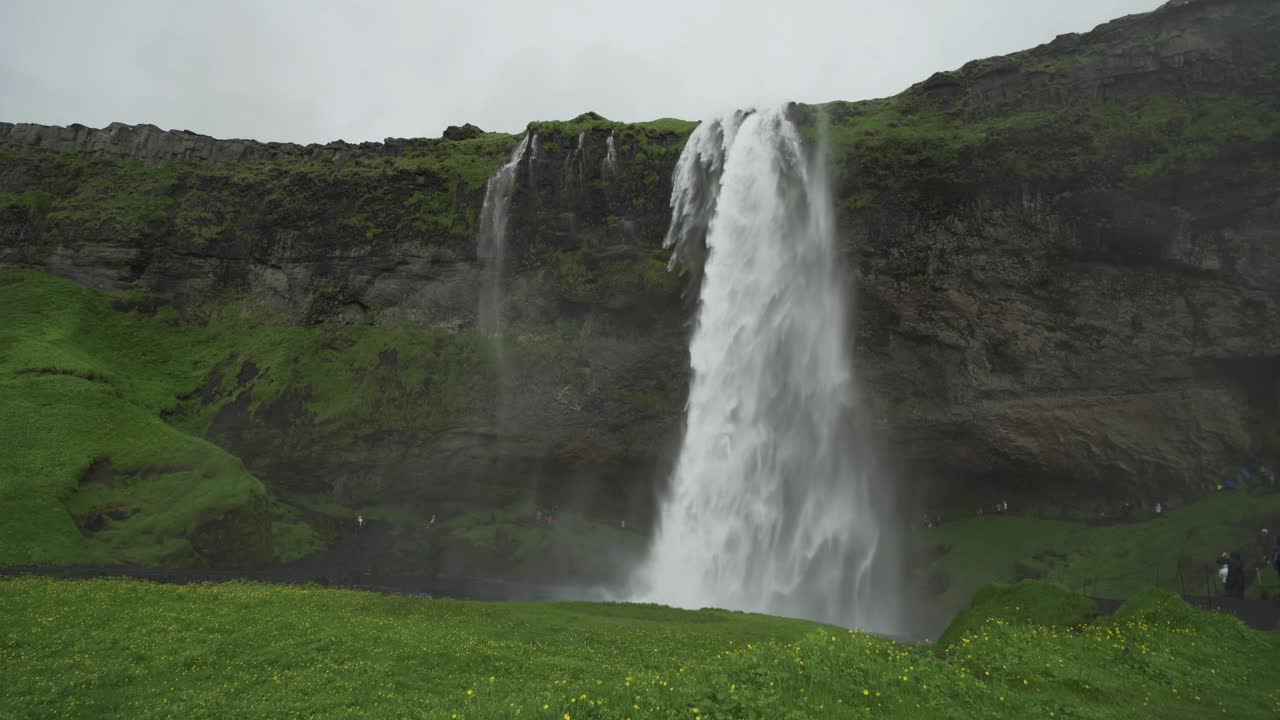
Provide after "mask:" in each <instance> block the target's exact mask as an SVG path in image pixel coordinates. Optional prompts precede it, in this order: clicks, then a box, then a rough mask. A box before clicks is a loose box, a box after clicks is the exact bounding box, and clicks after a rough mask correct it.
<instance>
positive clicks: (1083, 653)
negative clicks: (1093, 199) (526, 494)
mask: <svg viewBox="0 0 1280 720" xmlns="http://www.w3.org/2000/svg"><path fill="white" fill-rule="evenodd" d="M0 606H3V607H4V608H5V612H4V613H3V615H0V666H5V667H14V668H21V670H20V671H19V672H18V673H16V674H12V675H10V676H9V677H7V679H6V682H5V683H4V684H3V686H0V716H6V717H7V716H30V715H33V714H38V715H58V716H61V717H103V716H116V715H126V716H129V717H139V718H144V717H156V718H159V717H175V718H178V717H181V718H191V717H239V718H255V717H272V718H278V717H352V716H359V717H422V718H453V717H457V718H496V717H532V718H555V719H557V720H559V719H561V718H566V717H567V718H571V720H572V719H582V718H690V719H702V718H705V719H706V720H710V719H711V718H748V717H757V718H807V717H833V718H844V717H868V716H873V717H887V718H919V717H929V718H974V717H1008V718H1027V717H1066V718H1133V717H1161V718H1198V717H1204V716H1205V714H1206V713H1211V714H1212V715H1214V716H1223V717H1232V718H1269V717H1274V715H1275V713H1276V712H1277V711H1280V681H1278V680H1280V676H1277V675H1276V674H1275V673H1274V672H1271V670H1270V668H1271V667H1272V665H1273V663H1274V657H1275V654H1276V652H1277V651H1278V650H1280V642H1278V639H1280V636H1277V635H1275V634H1266V633H1260V632H1256V631H1253V630H1250V629H1248V628H1245V627H1243V626H1242V625H1240V623H1239V622H1238V621H1236V620H1235V619H1234V618H1231V617H1228V616H1224V615H1211V614H1207V613H1202V612H1199V611H1192V610H1190V609H1188V608H1186V607H1185V606H1183V605H1181V603H1180V602H1179V601H1177V600H1176V599H1171V598H1166V597H1162V596H1160V595H1158V594H1157V595H1150V596H1145V597H1143V598H1140V599H1138V600H1137V601H1135V602H1134V603H1132V604H1131V606H1130V607H1128V608H1126V610H1125V612H1124V616H1123V617H1121V618H1119V619H1117V620H1116V621H1114V622H1111V621H1099V622H1097V623H1095V624H1094V625H1092V626H1088V627H1085V628H1084V629H1083V630H1080V631H1078V632H1063V631H1060V630H1058V629H1055V628H1052V627H1046V626H1040V625H1031V624H1025V623H1023V622H1017V621H1008V620H1004V619H995V620H989V621H987V622H985V623H982V624H979V625H976V626H975V627H974V628H973V629H972V630H970V631H969V632H967V633H964V634H962V635H961V636H960V637H959V638H958V639H957V641H956V644H955V646H954V647H953V648H952V649H951V650H949V651H948V653H947V655H946V656H943V657H940V656H938V655H935V653H934V650H933V649H932V648H928V647H911V646H905V645H899V644H896V643H893V642H890V641H885V640H880V639H877V638H873V637H869V636H865V635H861V634H857V633H850V632H847V631H842V630H837V629H833V628H824V627H822V626H818V625H814V624H812V623H805V622H800V621H790V620H783V619H778V618H769V617H763V616H752V615H743V614H737V613H727V612H722V611H699V612H684V611H675V610H668V609H665V608H658V607H654V606H636V605H596V604H586V603H552V604H523V603H505V604H484V603H464V602H457V601H449V600H421V599H409V598H401V597H393V596H379V595H373V594H364V593H355V592H347V591H335V590H322V589H317V588H285V587H271V586H264V585H254V584H229V585H220V586H185V587H176V586H159V585H148V584H145V583H137V582H129V581H118V580H97V581H82V582H66V581H53V580H48V579H36V578H27V579H10V580H4V581H0Z"/></svg>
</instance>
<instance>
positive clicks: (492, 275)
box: [476, 135, 537, 426]
mask: <svg viewBox="0 0 1280 720" xmlns="http://www.w3.org/2000/svg"><path fill="white" fill-rule="evenodd" d="M533 142H534V147H535V148H536V147H537V138H536V136H535V137H534V139H533ZM529 144H530V140H529V135H525V136H524V137H523V138H521V139H520V144H519V145H517V146H516V149H515V151H514V152H513V153H512V154H511V158H510V159H509V160H508V161H507V162H506V163H505V164H504V165H503V166H502V167H500V168H498V169H497V171H496V172H494V174H493V176H492V177H490V178H489V182H488V184H487V185H486V186H485V190H484V205H483V206H482V207H481V210H480V234H479V235H478V236H477V237H476V256H477V257H478V258H479V259H480V265H481V271H482V273H483V282H482V283H481V290H480V307H479V309H478V319H479V323H478V324H479V326H480V330H481V332H483V333H485V334H486V335H488V336H489V337H491V338H492V340H493V348H494V356H495V357H494V359H495V364H496V366H497V373H498V378H497V379H498V383H497V385H498V393H499V394H498V398H497V413H496V418H495V423H494V424H495V426H501V425H502V420H503V408H504V407H505V404H506V403H505V402H504V400H503V393H504V392H505V388H506V387H507V384H508V379H509V378H510V368H509V367H508V366H507V358H506V351H505V344H506V341H505V339H504V338H503V333H502V299H503V277H504V274H505V272H506V258H507V221H508V219H509V212H510V209H511V196H512V194H513V192H514V190H515V182H516V171H517V170H518V169H519V167H520V161H521V160H523V159H524V155H525V152H526V150H528V148H529Z"/></svg>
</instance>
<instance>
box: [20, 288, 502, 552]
mask: <svg viewBox="0 0 1280 720" xmlns="http://www.w3.org/2000/svg"><path fill="white" fill-rule="evenodd" d="M137 301H138V298H136V297H134V296H132V295H131V294H127V293H125V294H117V295H116V296H115V297H114V303H115V304H116V305H117V306H119V307H121V308H128V307H130V306H132V305H135V304H136V303H137ZM0 350H2V351H3V352H0V398H2V399H3V402H0V438H2V439H3V445H0V500H3V502H0V565H25V564H68V563H101V562H112V561H125V562H136V563H143V564H161V565H183V566H185V565H204V564H214V565H256V564H261V563H264V562H266V561H268V560H270V559H271V558H272V537H271V536H272V533H273V532H274V533H275V534H276V535H277V536H279V537H278V539H279V540H280V541H281V543H282V547H281V548H280V552H279V553H277V554H276V557H277V558H279V559H291V558H293V557H297V556H299V555H301V554H305V553H306V552H308V551H309V550H313V549H315V548H316V547H317V544H316V542H317V541H316V539H315V536H314V533H312V532H311V531H310V530H309V529H308V528H307V526H306V525H305V523H303V522H302V521H301V520H300V519H299V518H298V517H297V516H296V514H291V513H289V512H288V511H287V509H283V508H275V509H272V508H271V507H270V501H269V500H268V496H267V491H266V490H265V489H264V487H263V485H262V484H261V483H260V482H259V481H258V480H257V479H255V478H254V477H253V476H252V475H251V474H250V473H248V472H247V471H246V470H245V468H244V467H243V465H242V464H241V462H240V461H239V460H238V459H236V458H235V457H233V456H231V455H229V454H227V453H226V452H224V451H223V450H221V449H219V448H218V447H216V446H214V445H212V444H210V443H209V442H207V441H205V440H203V439H201V438H202V437H203V436H205V435H206V434H208V433H209V431H210V429H211V425H212V424H215V423H216V422H217V421H218V419H219V418H220V417H221V418H222V419H223V425H224V426H226V427H224V428H223V429H224V430H226V431H241V432H257V430H255V429H253V428H251V427H250V426H249V424H248V423H247V420H248V418H249V417H251V416H252V415H254V414H258V413H263V414H270V413H285V414H286V415H288V417H289V422H288V423H287V424H286V425H285V427H286V428H287V429H286V430H284V431H282V432H281V434H280V437H267V438H265V439H264V441H266V442H272V443H276V444H278V447H277V451H278V452H279V453H280V454H281V455H283V456H286V457H287V456H288V454H289V453H290V452H306V451H307V450H308V449H309V448H313V447H315V446H316V444H317V443H321V442H326V441H335V439H336V440H341V441H349V440H350V439H352V438H355V437H358V436H361V435H364V434H367V433H376V432H378V431H380V430H382V429H386V428H395V429H406V428H413V429H417V430H419V431H422V432H433V431H439V430H441V429H444V428H446V427H454V426H457V425H459V424H466V423H468V422H470V423H478V422H480V421H479V420H478V419H477V418H474V417H469V416H468V415H467V413H468V412H474V409H475V408H476V407H483V402H482V400H480V399H477V398H478V397H480V396H481V395H483V393H481V389H482V388H483V387H485V384H486V383H488V382H490V381H491V377H492V375H491V373H490V374H486V372H485V368H490V369H491V368H492V365H493V362H492V349H491V347H490V345H489V344H488V342H487V341H486V340H483V339H482V338H480V337H478V336H475V335H472V334H468V333H451V332H447V331H443V330H433V329H418V328H413V327H411V326H407V325H406V326H391V327H368V326H362V327H356V328H349V329H342V328H325V327H321V326H310V327H301V326H294V325H289V324H285V323H283V322H280V321H279V320H278V319H273V318H269V317H263V316H261V315H257V314H254V313H252V312H249V311H247V310H246V309H245V308H244V307H242V306H238V305H224V306H221V307H220V310H219V311H218V312H216V313H214V316H213V318H212V320H211V322H210V324H209V325H208V326H207V327H205V328H199V329H196V328H187V327H183V326H182V325H181V324H180V323H179V321H178V319H177V316H176V314H175V313H174V312H173V311H172V310H171V309H165V310H162V311H161V312H159V313H157V314H155V315H154V316H147V315H144V314H141V313H139V312H138V311H128V310H126V309H119V310H118V309H116V307H113V298H112V297H111V296H107V295H102V294H99V293H95V292H93V291H90V290H86V289H82V288H78V287H76V286H75V285H74V284H72V283H71V282H69V281H66V280H61V279H55V278H53V277H51V276H48V275H45V274H43V273H39V272H35V271H28V270H18V269H6V268H0ZM484 397H487V395H484ZM162 417H168V418H169V420H170V422H169V423H166V422H165V421H164V420H163V419H162ZM237 422H240V424H239V425H237V424H236V423H237ZM273 516H274V519H273Z"/></svg>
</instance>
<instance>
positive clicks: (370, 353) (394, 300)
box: [0, 0, 1280, 512]
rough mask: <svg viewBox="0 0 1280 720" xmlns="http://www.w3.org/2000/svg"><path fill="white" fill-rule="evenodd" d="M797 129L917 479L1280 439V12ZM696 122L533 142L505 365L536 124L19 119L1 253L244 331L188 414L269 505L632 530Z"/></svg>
mask: <svg viewBox="0 0 1280 720" xmlns="http://www.w3.org/2000/svg"><path fill="white" fill-rule="evenodd" d="M791 111H792V113H793V116H794V117H795V118H796V119H797V120H798V121H800V122H801V123H802V124H803V125H804V127H806V128H807V129H808V131H809V132H811V137H812V138H813V139H814V140H815V143H816V141H817V140H818V139H819V138H820V137H822V136H825V137H826V138H827V142H828V143H829V145H828V146H827V147H829V149H830V152H831V154H832V162H833V165H832V170H833V174H834V176H835V181H836V187H837V195H838V205H839V215H840V217H839V221H840V227H841V234H842V237H843V238H845V240H846V242H847V248H848V258H849V262H850V264H851V266H852V268H853V269H854V270H855V272H854V273H853V275H854V276H855V278H856V280H855V281H856V284H857V313H856V317H857V322H858V328H857V333H856V342H857V348H856V357H857V358H858V362H859V364H860V370H861V371H862V373H863V374H864V376H865V377H866V378H867V379H868V382H869V384H870V387H871V390H872V393H871V395H872V397H871V398H870V399H869V400H868V402H869V403H870V408H869V409H870V411H871V412H872V413H874V415H875V417H877V418H878V419H879V421H880V427H881V429H882V430H883V432H884V434H885V438H886V441H887V442H890V443H892V446H893V448H894V450H895V452H894V453H893V455H894V456H895V457H896V458H898V459H899V460H900V466H901V467H900V472H901V474H902V477H903V478H906V479H907V480H909V481H910V484H911V485H912V486H913V487H916V488H927V489H928V490H927V491H928V492H931V493H944V494H946V495H947V496H952V497H955V498H957V500H958V499H961V498H965V502H968V499H967V498H968V496H969V495H974V494H976V495H982V496H985V495H986V494H987V493H991V492H1000V493H1011V494H1014V495H1015V496H1016V495H1017V494H1019V493H1021V494H1023V495H1024V496H1025V497H1026V498H1027V499H1028V500H1030V499H1035V500H1036V501H1038V502H1041V503H1043V504H1046V505H1070V504H1072V503H1078V502H1085V501H1088V502H1090V503H1091V502H1092V500H1093V499H1094V498H1096V497H1099V496H1117V497H1120V496H1123V497H1135V496H1136V497H1139V498H1143V499H1147V500H1150V501H1154V500H1155V499H1156V498H1158V497H1160V498H1167V497H1169V496H1190V495H1194V494H1196V493H1198V492H1201V491H1202V490H1203V489H1204V488H1205V487H1206V485H1207V484H1208V483H1212V482H1214V481H1215V480H1219V479H1221V478H1223V477H1225V476H1226V474H1227V473H1229V472H1230V471H1231V469H1232V468H1233V467H1236V466H1237V465H1238V464H1239V463H1241V462H1246V461H1250V460H1252V459H1254V458H1256V457H1259V456H1265V455H1268V454H1270V455H1276V454H1280V431H1278V430H1277V428H1280V421H1278V420H1277V418H1280V203H1278V202H1277V197H1280V7H1277V5H1276V4H1275V3H1274V2H1270V1H1269V0H1187V1H1183V2H1171V3H1168V4H1166V5H1165V6H1163V7H1161V8H1159V9H1157V10H1156V11H1154V12H1151V13H1148V14H1144V15H1137V16H1131V17H1127V18H1121V19H1119V20H1116V21H1113V22H1111V23H1107V24H1105V25H1102V26H1100V27H1099V28H1097V29H1095V30H1093V31H1092V32H1089V33H1086V34H1082V35H1065V36H1061V37H1059V38H1057V39H1055V40H1054V41H1053V42H1050V43H1048V44H1046V45H1042V46H1040V47H1038V48H1035V49H1032V50H1028V51H1025V52H1021V53H1016V54H1013V55H1009V56H1005V57H999V58H989V59H985V60H979V61H974V62H971V63H969V64H967V65H965V66H964V67H962V68H960V69H959V70H956V71H952V72H943V73H938V74H935V75H934V76H932V77H930V78H929V79H928V80H926V81H924V82H922V83H920V84H917V85H915V86H913V87H911V88H909V89H908V90H907V91H905V92H904V93H902V94H901V95H899V96H896V97H893V98H888V99H884V100H874V101H865V102H859V103H831V104H829V105H825V106H819V107H809V106H793V107H792V109H791ZM824 117H825V118H826V120H825V122H824V121H823V118H824ZM692 127H693V124H691V123H685V122H680V121H657V122H653V123H642V124H632V125H628V124H621V123H614V122H610V121H608V120H605V119H603V118H600V117H598V116H595V115H593V114H590V113H588V114H586V115H583V116H581V117H579V118H577V119H575V120H573V121H569V122H548V123H532V124H530V126H529V128H528V133H529V135H530V139H531V142H530V143H529V151H528V152H527V154H526V155H525V156H524V157H523V159H522V160H521V162H520V164H519V166H518V168H517V178H516V179H517V182H516V190H515V193H514V197H513V204H512V211H511V226H510V227H511V230H510V239H509V245H510V247H509V251H508V252H509V257H510V258H512V260H511V262H510V265H509V267H508V273H507V274H506V277H504V278H502V280H501V282H502V297H503V303H504V304H503V308H504V317H505V319H506V330H505V332H504V336H503V339H502V346H501V353H502V357H505V358H507V359H508V361H507V362H504V363H502V365H503V367H509V368H512V371H511V373H510V374H507V373H502V372H498V364H497V363H496V361H495V359H494V358H495V354H494V350H495V349H494V347H493V344H492V342H491V341H490V340H489V339H487V338H485V337H483V336H482V335H481V334H480V333H478V332H477V331H476V326H477V317H476V316H477V308H478V307H479V303H480V294H481V291H482V288H484V287H485V283H486V282H488V280H487V279H486V276H485V273H484V268H483V266H482V264H481V263H479V261H478V259H477V254H476V244H475V240H476V234H477V231H478V217H479V214H480V206H481V203H482V201H483V197H484V189H485V182H486V180H487V178H488V176H489V175H490V174H491V173H492V172H493V170H494V169H495V168H496V167H498V166H499V165H500V164H501V163H502V162H504V161H505V160H506V159H507V158H508V157H509V156H510V154H511V152H512V150H513V149H514V148H515V147H516V144H517V142H518V140H519V138H517V137H511V136H506V135H499V134H486V133H482V132H480V131H478V130H476V129H475V128H472V127H466V128H452V129H451V130H450V132H448V133H446V137H444V138H441V139H434V140H388V141H386V142H385V143H380V144H379V143H365V144H360V145H350V144H345V143H331V144H328V145H323V146H307V147H302V146H296V145H289V144H275V143H273V144H262V143H255V142H251V141H239V140H236V141H225V140H214V139H211V138H207V137H204V136H200V135H196V134H193V133H189V132H185V131H184V132H171V131H162V130H159V129H157V128H154V127H151V126H136V127H131V126H124V125H112V126H110V127H108V128H105V129H101V130H95V129H89V128H84V127H78V126H73V127H70V128H53V127H43V126H33V125H9V124H0V262H5V263H14V264H23V265H30V266H35V267H39V268H43V269H46V270H47V271H49V272H52V273H55V274H58V275H63V276H66V277H69V278H72V279H74V280H76V281H77V282H79V283H82V284H84V285H87V286H89V287H93V288H96V289H100V290H104V291H109V292H112V293H114V294H115V296H116V297H117V298H118V303H120V304H121V306H122V307H131V308H137V309H139V310H140V311H154V310H155V309H156V308H157V307H163V306H168V305H171V306H173V307H175V308H177V309H178V310H179V311H180V312H181V314H182V316H183V318H184V320H185V321H186V322H187V323H190V324H193V325H198V326H205V325H208V326H209V327H211V328H214V327H217V328H223V329H225V328H228V327H243V328H249V327H252V328H258V329H259V331H258V334H257V335H255V336H254V337H255V338H256V339H254V340H252V341H246V342H245V343H244V344H243V345H242V346H241V347H240V348H239V349H237V350H235V351H232V352H229V353H227V355H226V357H225V358H224V359H223V360H222V361H221V362H220V364H219V365H218V366H217V369H216V370H215V371H214V372H212V373H211V374H210V375H209V377H208V378H207V379H206V380H205V383H204V386H203V387H202V388H201V389H200V390H199V391H198V392H196V393H195V394H193V395H192V396H190V397H188V398H186V399H185V400H184V401H183V402H182V404H181V405H180V406H179V407H178V408H176V409H175V410H174V411H173V413H172V414H171V421H172V422H176V423H185V424H186V425H187V426H188V427H190V428H191V429H192V430H193V431H195V432H198V433H200V434H203V435H205V436H206V437H209V438H210V439H212V440H214V441H215V442H217V443H218V444H220V445H222V446H223V447H226V448H228V449H230V450H231V451H232V452H234V453H236V454H237V455H239V456H240V457H241V458H243V459H244V460H245V462H246V464H247V465H248V466H249V467H250V469H252V470H253V471H254V472H255V474H256V475H258V476H259V477H260V478H262V479H263V480H264V481H265V482H267V483H268V484H269V485H275V486H279V487H308V488H325V489H327V490H330V491H332V492H333V493H334V494H335V496H336V497H337V499H338V500H340V501H369V500H371V499H378V498H382V499H386V498H395V499H409V500H411V501H415V502H421V503H426V504H430V503H433V502H440V501H443V500H446V499H447V500H455V501H456V500H473V499H485V498H490V499H492V498H510V497H515V496H520V495H522V494H527V493H530V492H532V493H535V494H538V495H541V496H545V497H551V498H562V499H563V498H570V497H573V498H577V499H579V500H582V501H584V502H588V503H589V504H592V505H593V506H597V507H602V508H608V509H610V511H611V512H614V511H616V512H622V509H623V508H624V507H631V508H635V507H643V506H644V505H645V503H644V502H642V501H643V500H646V499H648V498H650V497H651V496H652V491H653V484H654V483H655V482H660V481H661V480H662V478H663V477H664V474H665V466H664V463H665V462H666V461H667V460H668V459H669V457H670V450H671V446H672V443H674V442H675V441H676V440H677V439H678V430H679V423H680V416H681V407H682V403H683V397H684V392H685V388H686V386H687V372H688V371H687V357H686V343H687V326H688V323H689V322H690V320H691V318H692V315H693V312H694V298H696V283H697V268H696V267H688V266H684V267H681V268H678V271H679V272H676V273H670V272H668V271H667V270H666V255H665V253H664V251H663V250H662V248H661V244H662V240H663V236H664V232H665V226H666V223H667V218H668V209H667V201H668V197H669V194H670V176H671V170H672V168H673V166H674V163H675V160H676V158H677V157H678V155H679V152H680V149H681V148H682V146H683V143H684V139H685V138H686V137H687V135H688V133H689V132H690V130H691V128H692ZM815 147H816V144H815ZM264 328H265V329H264ZM263 338H266V340H264V339H263ZM353 397H354V399H353Z"/></svg>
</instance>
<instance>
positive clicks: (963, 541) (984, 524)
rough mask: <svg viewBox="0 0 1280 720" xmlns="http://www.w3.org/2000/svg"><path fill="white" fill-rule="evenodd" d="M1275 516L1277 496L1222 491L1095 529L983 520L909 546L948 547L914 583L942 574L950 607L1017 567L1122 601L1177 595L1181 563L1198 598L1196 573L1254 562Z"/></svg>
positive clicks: (932, 533)
mask: <svg viewBox="0 0 1280 720" xmlns="http://www.w3.org/2000/svg"><path fill="white" fill-rule="evenodd" d="M1277 517H1280V494H1270V495H1253V494H1248V493H1220V494H1217V495H1214V496H1212V497H1210V498H1207V499H1206V500H1204V501H1202V502H1199V503H1195V504H1193V505H1190V506H1188V507H1186V508H1181V509H1178V510H1174V511H1172V512H1170V513H1168V514H1167V515H1166V516H1165V517H1163V518H1159V519H1151V520H1147V521H1144V522H1136V523H1125V524H1119V525H1109V526H1102V527H1091V526H1089V525H1085V524H1083V523H1072V522H1058V521H1053V520H1040V519H1036V518H1030V517H1019V516H1016V515H1014V516H1007V517H998V516H986V517H981V518H969V519H965V520H959V521H949V522H947V523H945V524H944V525H942V526H941V527H937V528H933V529H929V530H923V531H920V532H918V533H916V534H915V535H914V536H913V538H912V541H913V543H914V544H915V545H916V546H917V547H920V548H923V547H928V546H939V545H942V546H949V547H950V549H949V550H948V551H947V552H946V553H945V554H943V555H941V556H940V557H938V558H937V559H936V560H935V561H934V562H933V563H932V564H931V565H930V566H928V567H927V568H925V570H924V572H922V573H920V577H918V578H917V579H923V577H924V576H926V575H928V574H930V573H933V572H939V571H941V572H944V573H946V574H947V575H948V577H949V578H950V579H951V581H952V584H951V587H950V588H949V589H948V590H947V592H946V593H945V594H944V595H943V596H942V598H940V602H941V604H942V605H944V606H947V607H951V608H955V607H958V606H960V605H962V604H964V603H965V602H967V601H968V599H969V597H970V596H971V595H972V593H973V592H974V591H975V590H976V589H977V588H978V587H979V586H981V585H983V584H985V583H988V582H991V581H1007V580H1011V579H1013V578H1014V576H1015V566H1016V565H1017V564H1018V563H1022V564H1023V567H1024V568H1025V569H1027V570H1030V571H1032V572H1035V573H1043V578H1044V579H1046V580H1050V581H1054V582H1058V583H1062V584H1064V585H1066V586H1068V587H1070V588H1072V589H1073V590H1077V591H1078V590H1082V589H1084V590H1087V592H1088V593H1089V594H1090V595H1094V596H1098V597H1110V598H1124V597H1128V596H1130V595H1132V594H1133V593H1135V592H1137V591H1138V590H1140V589H1141V588H1143V587H1145V586H1148V585H1157V586H1159V587H1163V588H1166V589H1170V590H1175V591H1176V590H1179V589H1180V585H1179V582H1178V578H1177V569H1178V566H1179V563H1180V561H1182V562H1183V564H1184V566H1185V569H1184V581H1185V588H1186V592H1188V593H1190V594H1204V592H1205V591H1204V578H1203V573H1202V572H1200V568H1201V566H1202V565H1204V564H1210V563H1212V562H1213V560H1214V558H1215V557H1216V556H1217V555H1218V553H1220V552H1222V551H1231V550H1239V551H1241V553H1242V555H1243V556H1244V558H1245V559H1246V560H1247V561H1253V560H1254V559H1255V558H1254V555H1256V554H1257V552H1256V551H1255V545H1254V543H1255V540H1256V537H1257V532H1258V529H1259V528H1261V527H1264V526H1269V527H1271V528H1272V531H1273V532H1275V531H1276V528H1277V526H1280V523H1276V522H1274V521H1275V519H1276V518H1277ZM1046 551H1049V552H1048V553H1046ZM1054 553H1056V554H1057V556H1055V555H1054ZM1037 556H1038V557H1037ZM1262 577H1263V586H1264V587H1266V588H1267V589H1268V591H1270V592H1272V593H1273V594H1274V593H1275V592H1276V591H1280V584H1278V583H1277V581H1276V578H1275V573H1273V572H1264V573H1263V576H1262ZM1218 590H1220V588H1218ZM1252 592H1254V593H1256V590H1254V591H1252Z"/></svg>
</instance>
